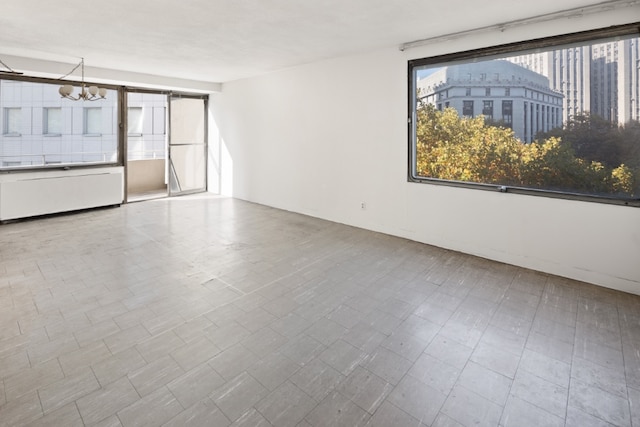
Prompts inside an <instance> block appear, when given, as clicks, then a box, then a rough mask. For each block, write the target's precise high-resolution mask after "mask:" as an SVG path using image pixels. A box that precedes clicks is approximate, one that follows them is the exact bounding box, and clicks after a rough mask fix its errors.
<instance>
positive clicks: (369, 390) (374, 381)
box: [337, 366, 393, 414]
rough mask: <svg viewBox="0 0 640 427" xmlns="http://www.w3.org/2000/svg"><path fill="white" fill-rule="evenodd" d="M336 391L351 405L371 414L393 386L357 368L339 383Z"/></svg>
mask: <svg viewBox="0 0 640 427" xmlns="http://www.w3.org/2000/svg"><path fill="white" fill-rule="evenodd" d="M337 390H338V391H339V392H340V394H342V395H343V396H345V397H348V398H349V399H351V401H352V402H353V403H355V404H356V405H358V406H359V407H361V408H362V409H364V410H365V411H367V412H368V413H370V414H373V413H374V412H375V411H376V410H377V408H378V406H379V405H380V404H381V403H382V402H383V401H384V399H385V398H386V397H387V396H388V395H389V393H391V390H393V386H392V385H391V384H389V383H388V382H386V381H385V380H383V379H382V378H380V377H378V376H377V375H375V374H373V373H371V372H369V371H368V370H366V369H364V368H362V367H360V366H358V367H356V368H355V369H354V370H353V371H352V372H351V373H350V374H349V376H348V377H347V378H345V379H344V380H343V381H342V382H341V383H340V385H339V386H338V388H337Z"/></svg>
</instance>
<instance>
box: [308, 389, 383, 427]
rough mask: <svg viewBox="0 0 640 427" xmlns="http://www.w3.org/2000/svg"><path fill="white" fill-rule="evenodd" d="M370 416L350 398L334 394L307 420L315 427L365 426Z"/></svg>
mask: <svg viewBox="0 0 640 427" xmlns="http://www.w3.org/2000/svg"><path fill="white" fill-rule="evenodd" d="M369 418H370V415H369V414H368V413H367V412H366V411H365V410H364V409H362V408H360V407H359V406H357V405H356V404H355V403H353V402H352V401H351V400H349V399H348V398H346V397H344V396H343V395H341V394H340V393H338V392H333V393H331V394H330V395H328V396H327V397H325V398H324V400H323V401H322V402H320V404H319V405H318V406H316V407H315V409H314V410H313V411H311V412H310V413H309V415H307V416H306V418H305V420H306V421H307V422H308V423H309V424H311V425H312V426H313V427H358V426H364V425H365V424H366V423H367V421H368V420H369Z"/></svg>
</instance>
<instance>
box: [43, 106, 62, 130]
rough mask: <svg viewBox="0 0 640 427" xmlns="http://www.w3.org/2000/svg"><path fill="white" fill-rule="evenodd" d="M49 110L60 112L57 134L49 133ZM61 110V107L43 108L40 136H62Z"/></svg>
mask: <svg viewBox="0 0 640 427" xmlns="http://www.w3.org/2000/svg"><path fill="white" fill-rule="evenodd" d="M51 110H57V111H59V112H60V129H59V132H51V129H49V128H50V123H49V118H50V113H51ZM63 123H64V121H63V110H62V107H44V108H43V109H42V134H43V135H44V136H62V127H63Z"/></svg>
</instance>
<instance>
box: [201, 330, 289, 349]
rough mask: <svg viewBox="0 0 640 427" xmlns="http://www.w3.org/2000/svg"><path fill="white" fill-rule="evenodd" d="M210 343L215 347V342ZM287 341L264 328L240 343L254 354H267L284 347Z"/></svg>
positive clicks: (282, 336) (285, 338)
mask: <svg viewBox="0 0 640 427" xmlns="http://www.w3.org/2000/svg"><path fill="white" fill-rule="evenodd" d="M212 341H213V343H214V344H216V345H217V343H216V341H215V340H212ZM287 341H289V339H288V338H287V337H285V336H284V335H280V334H279V333H277V332H276V331H274V330H273V329H271V328H268V327H266V328H262V329H260V330H259V331H257V332H254V333H253V334H251V335H248V336H246V337H245V338H244V339H243V340H242V341H241V342H242V345H244V346H245V347H247V348H248V349H249V350H251V351H252V352H253V353H255V354H269V353H273V352H274V351H277V350H278V349H279V348H280V347H282V346H283V345H285V344H286V343H287ZM221 348H222V347H221Z"/></svg>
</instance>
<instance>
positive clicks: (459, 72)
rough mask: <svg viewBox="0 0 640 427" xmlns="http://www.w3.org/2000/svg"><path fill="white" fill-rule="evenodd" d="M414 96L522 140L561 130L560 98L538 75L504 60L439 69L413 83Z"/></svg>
mask: <svg viewBox="0 0 640 427" xmlns="http://www.w3.org/2000/svg"><path fill="white" fill-rule="evenodd" d="M417 89H418V97H419V98H420V99H421V100H423V101H424V102H428V103H430V104H433V105H434V106H436V108H437V109H439V110H443V109H444V108H454V109H456V110H457V111H458V113H459V114H460V115H461V116H465V117H475V116H478V115H483V116H484V117H485V119H487V120H489V121H492V122H495V123H499V124H500V125H501V126H504V127H508V128H511V129H513V132H514V134H515V135H516V137H518V138H519V139H520V140H521V141H523V142H532V141H533V140H534V139H535V137H536V134H537V133H538V132H547V131H549V130H551V129H553V128H557V127H560V126H562V95H561V94H560V93H558V92H557V91H554V90H553V89H551V88H550V87H549V80H548V79H547V78H546V77H545V76H543V75H542V74H540V73H537V72H534V71H532V70H529V69H527V68H524V67H521V66H519V65H516V64H513V63H511V62H509V61H502V60H492V61H483V62H475V63H467V64H459V65H452V66H447V67H442V68H440V69H439V70H437V71H435V72H433V73H432V74H430V75H429V76H427V77H424V78H423V79H420V80H419V81H418V84H417Z"/></svg>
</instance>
